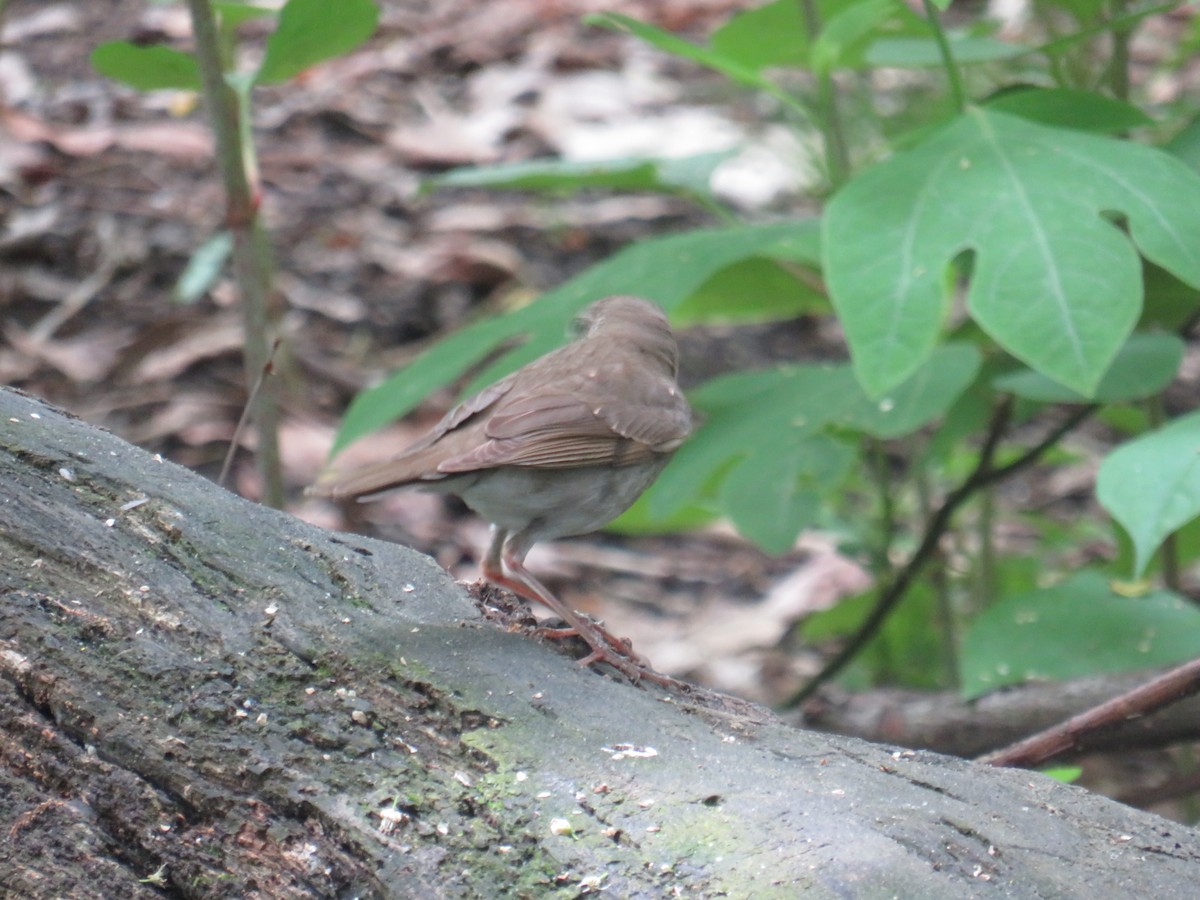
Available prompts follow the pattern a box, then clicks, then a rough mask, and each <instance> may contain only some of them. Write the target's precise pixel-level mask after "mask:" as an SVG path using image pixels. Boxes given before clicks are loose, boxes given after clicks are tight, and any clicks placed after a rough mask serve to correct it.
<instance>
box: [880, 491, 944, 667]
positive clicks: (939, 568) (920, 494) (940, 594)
mask: <svg viewBox="0 0 1200 900" xmlns="http://www.w3.org/2000/svg"><path fill="white" fill-rule="evenodd" d="M913 480H914V483H915V484H916V488H917V506H918V509H919V511H920V514H921V522H922V523H924V525H925V527H926V528H928V527H929V522H930V520H931V519H932V518H933V491H932V486H931V485H930V483H929V473H928V472H926V471H925V469H924V468H923V467H917V468H916V470H915V471H914V474H913ZM933 553H934V556H935V557H936V560H937V563H938V564H937V565H935V566H934V567H933V571H932V572H931V573H930V575H929V580H930V582H931V583H932V587H933V594H934V608H935V609H936V610H937V626H938V630H939V631H940V632H941V635H942V640H941V642H940V646H941V651H942V667H943V669H944V670H945V672H946V674H947V675H949V676H951V677H955V678H956V677H957V673H958V628H957V617H956V616H955V610H954V601H953V598H952V596H951V591H950V579H948V578H947V577H946V554H945V552H944V551H943V549H942V547H941V545H940V542H939V545H938V546H937V547H935V548H934V551H933ZM880 571H883V570H882V569H881V570H880Z"/></svg>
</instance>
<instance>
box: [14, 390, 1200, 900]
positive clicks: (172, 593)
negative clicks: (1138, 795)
mask: <svg viewBox="0 0 1200 900" xmlns="http://www.w3.org/2000/svg"><path fill="white" fill-rule="evenodd" d="M0 559H2V560H3V565H2V566H0V674H2V675H3V678H0V895H3V896H20V897H35V898H40V897H72V896H78V897H96V896H105V897H107V896H114V897H115V896H121V897H135V898H140V897H161V896H163V895H164V894H165V895H166V896H171V897H261V898H279V897H349V896H357V897H381V898H383V897H389V898H390V897H421V898H430V897H496V896H513V897H546V896H561V897H574V896H578V895H579V894H581V893H587V892H589V891H591V890H599V889H604V890H606V891H608V892H609V894H610V895H612V896H615V897H647V898H649V897H663V896H672V895H675V894H676V893H681V894H682V895H685V896H692V897H709V896H729V897H792V896H797V895H798V894H801V893H803V894H804V896H812V897H891V896H899V897H922V898H941V897H946V898H961V897H972V896H981V897H982V896H1003V897H1030V898H1034V897H1085V896H1086V897H1094V896H1103V897H1105V898H1118V897H1145V896H1153V897H1156V898H1190V897H1193V896H1195V883H1196V872H1197V863H1200V834H1198V833H1197V832H1196V831H1195V830H1193V829H1191V828H1188V827H1186V826H1182V825H1178V824H1175V823H1172V822H1167V821H1166V820H1163V819H1160V818H1158V817H1155V816H1152V815H1148V814H1145V813H1140V812H1137V811H1134V810H1131V809H1128V808H1126V807H1123V806H1121V805H1119V804H1116V803H1113V802H1111V801H1108V800H1105V799H1103V798H1100V797H1097V796H1094V795H1091V794H1088V793H1086V792H1083V791H1081V790H1079V789H1076V788H1072V787H1068V786H1064V785H1061V784H1058V783H1057V782H1054V781H1052V780H1050V779H1048V778H1045V777H1043V776H1040V775H1037V774H1033V773H1029V772H1023V771H1013V770H993V769H990V768H987V767H984V766H979V765H974V764H971V763H966V762H963V761H960V760H956V759H951V758H947V757H941V756H937V755H935V754H931V753H924V752H911V751H904V752H893V751H892V750H891V749H890V748H888V747H884V746H876V745H871V744H866V743H863V742H861V741H858V740H855V739H851V738H842V737H832V736H828V735H821V734H816V733H810V732H804V731H797V730H794V729H790V728H788V727H786V726H784V725H783V724H782V723H780V722H779V721H778V720H777V719H775V717H774V716H772V715H771V714H770V713H769V712H766V711H764V710H762V709H759V708H756V707H752V706H750V705H748V704H745V703H741V702H738V701H733V700H729V699H727V698H726V699H723V698H720V697H716V696H713V695H710V694H707V693H705V692H702V691H699V690H697V691H694V692H690V693H687V694H668V693H666V692H664V691H662V690H660V689H657V688H645V687H639V686H634V685H630V684H626V683H622V682H620V681H617V680H614V678H612V677H609V676H608V675H605V674H603V673H601V672H596V671H591V670H583V669H580V668H579V667H578V666H577V665H576V664H575V663H574V662H573V661H572V660H571V659H569V658H568V657H566V656H564V655H563V654H562V653H561V652H559V651H558V650H557V649H555V648H552V647H550V646H546V645H543V644H541V643H539V642H537V641H535V640H533V639H531V638H529V637H527V636H524V635H520V634H512V633H506V632H505V631H503V630H501V629H499V628H497V627H496V626H495V625H494V624H493V623H491V622H489V621H488V620H487V618H488V617H487V616H485V615H484V613H483V612H482V611H481V607H480V606H478V605H477V604H476V603H475V602H474V601H472V599H471V598H470V597H469V596H468V595H467V594H466V593H465V592H464V591H463V590H462V589H461V588H459V587H457V586H456V585H455V584H453V583H452V582H451V581H450V579H449V577H448V576H447V575H446V574H445V573H444V572H443V571H441V570H440V569H439V568H437V567H436V566H435V565H434V564H433V563H432V562H431V561H430V560H429V559H427V558H425V557H422V556H420V555H418V554H416V553H413V552H412V551H410V550H408V549H406V548H404V547H399V546H395V545H390V544H384V543H381V542H378V541H373V540H369V539H366V538H361V537H354V536H350V535H344V534H341V535H339V534H333V533H329V532H326V531H322V530H320V529H318V528H314V527H312V526H309V525H306V524H304V523H302V522H299V521H297V520H296V519H294V518H292V517H290V516H288V515H286V514H283V513H279V512H275V511H273V510H269V509H266V508H263V507H259V506H256V505H254V504H251V503H248V502H246V501H243V500H240V499H238V498H237V497H234V496H232V495H230V494H228V493H226V492H225V491H223V490H221V489H219V488H217V487H215V486H214V485H212V484H211V483H209V482H207V481H205V480H203V479H201V478H199V477H198V476H196V475H194V474H192V473H190V472H188V471H186V470H184V469H181V468H179V467H178V466H175V465H173V464H171V463H168V462H164V461H162V460H161V459H158V458H156V457H153V456H151V455H149V454H147V453H144V452H143V451H140V450H138V449H137V448H135V447H132V446H130V445H129V444H127V443H125V442H123V441H121V440H119V439H118V438H116V437H114V436H112V435H110V434H107V433H105V432H103V431H100V430H99V429H96V428H93V427H91V426H88V425H87V424H85V423H83V422H80V421H78V420H75V419H72V418H70V417H68V416H66V415H64V414H62V413H60V412H57V411H55V410H54V409H52V408H50V407H48V406H45V405H44V404H42V403H40V402H38V401H36V400H33V399H31V398H29V397H26V396H23V395H21V394H19V393H16V392H12V391H4V390H0Z"/></svg>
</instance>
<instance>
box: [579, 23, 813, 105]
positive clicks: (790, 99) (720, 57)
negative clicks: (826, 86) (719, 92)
mask: <svg viewBox="0 0 1200 900" xmlns="http://www.w3.org/2000/svg"><path fill="white" fill-rule="evenodd" d="M583 21H584V22H585V23H587V24H589V25H599V26H601V27H603V28H611V29H613V30H614V31H626V32H629V33H630V34H633V35H635V36H636V37H638V38H641V39H642V40H643V41H645V42H646V43H648V44H650V45H651V46H653V47H657V48H658V49H660V50H663V51H664V52H666V53H670V54H672V55H673V56H678V57H680V58H681V59H690V60H692V61H693V62H697V63H700V64H701V65H703V66H708V67H709V68H710V69H713V70H714V71H717V72H720V73H721V74H722V75H724V76H726V77H727V78H729V79H731V80H732V81H735V82H737V83H738V84H744V85H747V86H748V87H755V88H758V89H759V90H761V91H765V92H766V93H768V94H770V95H771V96H772V97H774V98H776V99H777V100H779V101H780V102H781V103H783V104H784V105H785V106H787V107H789V108H790V109H792V110H794V111H796V112H798V113H800V114H801V115H804V116H805V117H808V118H811V114H810V112H809V111H808V109H806V108H805V107H804V105H803V104H802V103H801V102H800V101H799V100H798V99H797V98H796V97H795V96H793V95H792V94H790V93H789V92H788V91H785V90H783V89H782V88H781V87H779V86H778V85H777V84H775V82H773V81H771V80H770V79H768V78H765V77H763V76H762V75H760V74H759V71H758V68H757V67H756V66H754V65H747V64H745V63H743V62H742V61H741V60H739V59H735V58H733V57H730V56H726V55H725V54H723V53H721V52H719V51H716V50H712V49H709V48H708V47H701V46H700V45H699V44H693V43H691V42H689V41H685V40H684V39H683V38H681V37H678V36H677V35H674V34H671V32H669V31H663V30H662V29H661V28H655V27H654V26H653V25H647V24H646V23H645V22H639V21H638V20H637V19H631V18H629V16H623V15H620V14H619V13H601V14H599V15H589V16H584V18H583Z"/></svg>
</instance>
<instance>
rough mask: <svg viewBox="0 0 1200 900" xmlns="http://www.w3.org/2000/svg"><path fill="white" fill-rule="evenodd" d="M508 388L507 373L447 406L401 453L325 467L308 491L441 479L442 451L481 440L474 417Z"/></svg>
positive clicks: (360, 492) (338, 492) (359, 490)
mask: <svg viewBox="0 0 1200 900" xmlns="http://www.w3.org/2000/svg"><path fill="white" fill-rule="evenodd" d="M511 388H512V378H511V376H510V377H509V378H505V379H503V380H501V381H498V382H496V383H495V384H493V385H491V386H490V387H487V388H484V390H482V391H481V392H480V393H478V394H476V395H475V396H473V397H471V398H469V399H467V400H465V401H463V402H462V403H460V404H459V405H458V406H456V407H454V408H453V409H451V410H450V411H449V412H448V413H446V415H444V416H443V417H442V418H441V421H439V422H438V423H437V424H436V425H434V426H433V427H432V428H431V429H429V431H427V432H426V433H425V434H424V435H423V436H422V437H420V438H418V439H417V440H416V441H415V442H414V443H412V444H410V445H409V446H408V447H406V448H404V450H402V451H401V452H399V453H397V454H395V455H394V456H391V457H389V458H388V459H384V460H381V461H379V462H375V463H370V464H368V465H365V466H360V467H359V468H356V469H351V470H349V471H339V470H338V469H336V468H335V469H332V470H329V471H327V472H325V473H324V474H322V475H321V477H320V478H318V479H317V483H316V484H314V485H313V486H312V487H311V488H309V492H310V493H313V494H317V495H321V496H326V497H372V496H375V495H377V494H380V493H382V492H384V491H388V490H391V489H392V488H398V487H403V486H404V485H409V484H413V483H416V482H429V481H437V480H439V479H441V478H444V477H445V475H444V473H442V472H440V471H438V468H437V464H438V461H439V460H440V459H441V458H442V457H443V456H444V455H446V454H450V455H457V454H458V453H462V452H464V451H465V452H469V451H470V450H471V449H472V448H474V447H478V446H479V444H480V443H481V442H483V441H485V440H486V437H485V436H484V433H483V429H482V427H481V426H480V423H479V422H478V421H477V420H476V417H477V416H479V415H481V414H484V413H486V411H487V409H488V408H489V407H490V406H492V405H493V404H494V403H496V402H497V401H498V400H500V399H501V398H502V397H504V395H505V394H507V393H508V391H509V390H510V389H511ZM435 445H438V446H435Z"/></svg>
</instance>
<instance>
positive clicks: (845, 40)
mask: <svg viewBox="0 0 1200 900" xmlns="http://www.w3.org/2000/svg"><path fill="white" fill-rule="evenodd" d="M895 8H896V4H895V0H859V2H858V3H854V4H851V5H850V6H848V7H846V8H845V9H843V10H841V11H840V12H839V13H838V14H837V15H835V16H833V17H832V18H830V19H829V20H828V21H826V22H825V26H824V27H823V28H822V29H821V33H820V35H819V36H818V37H817V39H816V40H815V41H813V45H812V52H811V54H810V60H809V65H810V66H811V67H812V70H813V71H814V72H815V73H817V74H818V75H820V74H826V73H829V72H832V71H833V70H834V69H837V68H840V67H847V63H848V62H850V61H852V55H851V54H852V53H853V51H855V50H861V49H862V47H863V45H864V44H865V43H866V38H867V37H869V36H870V35H871V34H872V33H874V32H875V31H876V30H877V29H878V27H879V26H880V24H882V23H883V22H884V21H886V20H887V19H889V18H891V16H892V13H893V12H894V10H895Z"/></svg>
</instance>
